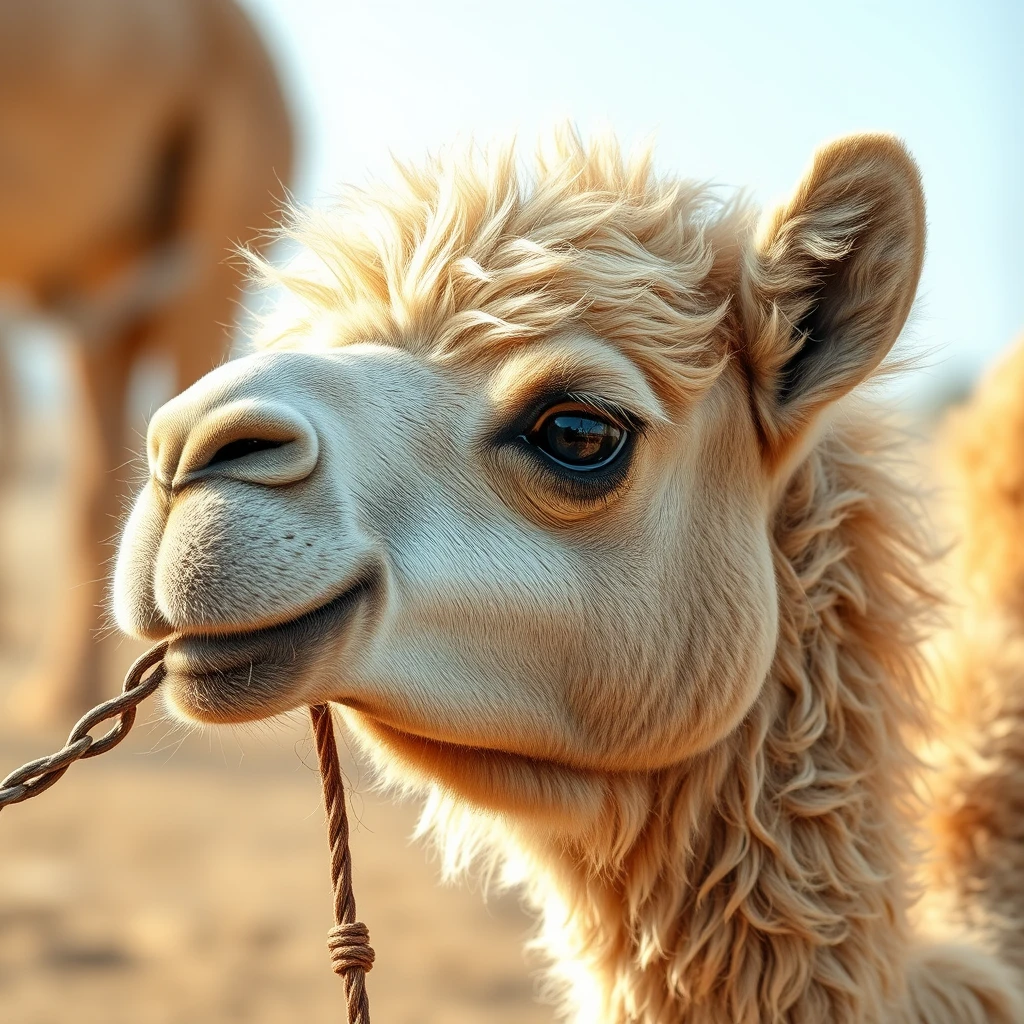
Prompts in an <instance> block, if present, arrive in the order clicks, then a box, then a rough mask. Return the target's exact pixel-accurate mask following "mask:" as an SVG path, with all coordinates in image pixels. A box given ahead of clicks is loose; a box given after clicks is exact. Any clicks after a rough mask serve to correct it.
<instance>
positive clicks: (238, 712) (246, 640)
mask: <svg viewBox="0 0 1024 1024" xmlns="http://www.w3.org/2000/svg"><path fill="white" fill-rule="evenodd" d="M295 235H296V237H297V238H298V239H299V240H300V241H301V242H302V243H304V253H303V255H300V256H299V257H297V258H296V260H295V261H294V262H293V263H292V264H290V265H289V266H288V267H285V268H284V269H282V270H274V269H272V268H270V267H266V266H263V267H262V271H261V272H262V274H263V276H264V277H265V279H266V280H269V281H273V282H276V283H277V284H279V285H281V286H283V288H284V290H285V293H286V295H287V296H288V297H287V298H286V299H285V300H284V301H283V302H282V304H281V306H280V307H279V309H278V310H277V311H276V312H275V313H273V314H271V315H270V316H269V317H268V318H267V320H266V322H265V324H264V326H263V328H262V331H261V335H260V338H259V339H258V346H257V348H258V351H256V352H255V353H254V354H253V355H250V356H248V357H246V358H245V359H242V360H239V361H236V362H235V363H232V364H230V365H228V366H225V367H222V368H220V369H218V370H216V371H214V372H212V373H211V374H209V375H208V376H207V377H205V378H204V379H203V380H202V381H200V382H199V383H198V384H196V385H195V386H194V387H192V388H191V389H189V390H188V391H186V392H185V393H184V394H182V395H180V396H179V397H178V398H176V399H174V400H173V401H171V402H170V403H168V404H167V405H166V406H165V407H164V408H163V409H162V410H160V411H159V412H158V413H157V415H156V416H155V417H154V419H153V421H152V423H151V425H150V431H149V438H148V455H149V462H150V473H151V476H150V480H149V482H148V483H147V484H146V486H145V488H144V489H143V491H142V493H141V494H140V496H139V498H138V500H137V502H136V505H135V508H134V510H133V512H132V515H131V518H130V520H129V522H128V524H127V526H126V530H125V534H124V537H123V539H122V543H121V550H120V554H119V559H118V564H117V569H116V572H115V578H114V589H115V608H116V613H117V616H118V622H119V624H120V625H121V627H122V628H123V629H125V630H126V631H128V632H130V633H132V634H133V635H136V636H139V637H143V638H147V639H154V638H159V637H170V638H171V644H170V647H169V650H168V655H167V659H166V667H167V670H168V674H167V677H166V683H165V686H166V692H167V695H168V700H169V702H170V704H171V707H172V708H173V709H174V710H175V711H176V712H177V713H178V714H180V715H182V716H183V717H185V718H187V719H189V720H192V721H200V722H209V723H218V722H221V723H227V722H239V721H247V720H252V719H256V718H261V717H264V716H267V715H272V714H276V713H279V712H282V711H286V710H288V709H290V708H293V707H296V706H299V705H301V704H305V703H315V702H319V701H323V700H333V701H337V702H338V703H339V704H340V705H341V706H342V708H343V714H344V717H345V720H346V722H347V724H348V726H349V727H350V729H351V730H352V732H353V734H354V735H355V736H356V737H357V738H358V740H359V742H360V744H361V745H362V747H363V748H364V749H365V751H366V752H367V754H368V756H369V757H370V758H371V759H372V760H373V762H374V764H375V765H376V766H377V767H378V768H379V770H380V773H381V776H382V778H383V779H384V781H385V782H388V783H391V784H393V785H395V786H398V787H400V788H403V789H405V790H411V791H414V792H418V793H426V795H427V806H426V810H425V814H424V818H423V823H422V831H423V833H425V834H430V835H432V836H433V837H434V838H435V839H436V840H437V842H438V843H439V844H440V846H441V848H442V850H443V851H444V854H445V859H446V865H447V867H448V869H449V870H451V871H458V870H460V869H462V868H464V867H466V866H468V865H469V864H471V863H472V862H474V861H483V862H484V863H485V864H486V865H488V866H489V868H490V870H491V871H492V872H496V873H498V874H500V875H501V876H502V877H503V878H504V879H505V880H506V881H508V882H509V883H515V884H521V885H523V886H524V887H525V889H526V892H527V894H528V897H529V898H530V900H531V901H532V902H533V903H534V905H535V906H536V907H537V909H538V912H539V914H540V916H541V921H542V925H541V933H540V937H539V939H538V944H539V945H540V947H541V948H542V949H543V950H545V952H546V953H547V954H548V957H549V959H550V961H551V963H552V972H551V977H552V980H553V982H554V984H555V985H556V987H557V988H558V989H559V991H560V992H561V997H562V1005H563V1009H564V1013H565V1016H566V1017H567V1018H568V1019H571V1020H573V1021H576V1022H578V1024H595V1022H602V1024H682V1022H685V1024H720V1022H722V1021H731V1022H736V1024H761V1022H764V1021H778V1022H783V1021H785V1022H787V1024H820V1022H821V1021H829V1022H830V1024H878V1022H885V1024H953V1022H957V1024H960V1022H964V1021H970V1022H975V1024H1011V1022H1019V1021H1020V1020H1021V1019H1024V1018H1022V1013H1024V1010H1022V1003H1021V990H1020V987H1019V986H1020V977H1019V975H1018V974H1016V973H1015V965H1014V964H1013V963H1012V962H1011V961H1010V959H1008V958H1001V956H1000V952H1001V949H1000V948H998V947H999V946H1000V943H999V942H993V941H991V940H992V936H991V935H989V936H987V937H982V936H979V935H977V934H975V933H973V932H972V929H971V927H969V926H968V924H967V923H964V924H963V927H959V926H958V923H957V919H956V918H955V917H954V916H952V915H951V916H950V917H949V918H948V920H946V921H945V922H944V927H943V928H942V929H941V934H939V933H933V932H929V931H928V930H927V929H926V928H925V927H924V926H923V925H917V926H915V925H912V924H911V912H912V908H913V904H914V899H913V892H914V890H915V879H916V872H915V867H914V866H915V864H916V855H915V853H914V850H913V839H914V827H915V822H916V820H917V817H918V807H917V804H916V802H915V797H914V786H913V784H914V778H915V776H916V773H917V771H918V768H917V764H916V761H915V758H914V756H913V754H912V752H911V745H912V744H913V743H914V742H915V740H914V737H915V735H916V734H917V732H918V731H919V730H920V729H921V728H922V726H923V725H924V723H925V721H926V719H927V718H928V717H929V716H928V715H927V714H926V711H927V707H928V691H927V687H926V685H925V682H924V675H925V671H924V667H923V659H922V655H921V652H920V643H919V642H920V639H921V636H922V633H923V631H924V629H925V628H926V625H927V623H928V621H929V617H930V616H931V614H932V610H933V607H934V599H933V597H932V595H931V592H930V590H929V587H928V586H927V585H926V583H925V579H924V575H923V564H924V562H925V560H926V551H927V543H926V541H925V539H924V538H922V536H921V535H920V532H919V528H918V523H919V516H918V514H917V508H916V504H915V498H914V495H913V494H912V493H910V492H909V491H908V490H907V489H906V488H904V487H902V486H901V485H900V484H899V476H898V474H896V473H895V472H894V471H893V469H892V465H891V462H892V449H893V447H894V445H896V444H897V442H898V436H899V435H898V434H897V433H896V432H894V431H893V430H891V429H889V428H888V427H887V426H886V425H885V422H884V417H881V416H880V414H879V411H878V410H877V409H876V408H873V407H871V406H870V405H865V404H862V403H861V401H860V399H859V398H858V396H857V395H856V394H852V395H851V394H850V393H851V392H852V391H854V389H856V388H857V387H858V386H859V385H860V384H861V383H862V382H864V381H865V380H867V379H869V378H870V377H871V376H872V375H873V374H874V373H875V371H876V369H877V368H878V366H879V365H880V364H881V363H882V361H883V360H884V358H885V357H886V355H887V353H888V352H889V350H890V348H891V346H892V345H893V343H894V342H895V340H896V338H897V336H898V334H899V332H900V330H901V329H902V326H903V323H904V321H905V319H906V316H907V314H908V312H909V310H910V307H911V303H912V301H913V296H914V292H915V289H916V286H917V280H918V275H919V272H920V267H921V261H922V258H923V252H924V205H923V198H922V195H921V190H920V182H919V178H918V174H917V170H916V167H915V165H914V163H913V161H912V160H911V159H910V157H909V156H908V155H907V153H906V152H905V150H904V149H903V148H902V146H901V145H900V144H899V143H898V142H896V141H895V140H893V139H891V138H888V137H885V136H861V137H852V138H850V139H845V140H840V141H839V142H836V143H833V144H832V145H830V146H827V147H825V148H824V149H822V150H821V151H820V152H819V153H818V154H817V155H816V157H815V159H814V161H813V163H812V165H811V167H810V169H809V170H808V172H807V175H806V176H805V177H804V179H803V180H802V181H801V182H800V184H799V186H798V188H797V189H796V191H795V193H794V195H793V197H792V198H791V199H790V200H789V202H787V203H786V204H784V205H783V206H781V207H779V208H778V209H776V210H774V211H771V212H769V213H768V214H767V215H765V216H764V217H762V218H761V220H760V222H759V223H757V224H756V226H755V218H754V216H753V213H752V211H750V210H749V209H747V208H746V207H745V206H743V205H742V204H740V203H736V202H723V201H722V200H721V199H720V198H719V197H717V196H716V195H715V194H714V193H711V192H709V191H708V190H707V189H705V188H703V187H702V186H699V185H696V184H693V183H689V182H685V181H677V180H674V179H671V178H663V177H659V176H658V175H656V174H655V173H654V171H653V169H652V166H651V162H650V158H649V156H648V157H643V156H641V157H637V158H633V159H631V160H626V159H624V158H623V157H622V156H621V155H620V153H619V152H618V150H617V148H616V147H615V146H614V145H613V144H611V143H608V142H604V143H598V144H595V145H593V146H592V147H591V148H589V149H588V148H587V147H585V146H584V145H583V144H582V143H581V142H580V141H579V140H578V139H577V138H576V137H575V136H573V135H572V134H571V133H570V134H567V135H565V136H563V137H561V138H560V141H559V142H558V144H557V145H556V147H555V151H554V153H553V154H548V155H546V156H544V157H542V158H541V159H540V160H539V162H538V166H537V170H536V174H535V177H534V178H533V179H532V180H530V181H526V180H524V179H523V177H522V175H521V172H520V171H518V170H517V163H516V160H515V157H514V154H513V153H511V152H510V151H508V150H503V151H496V152H492V153H489V154H485V155H480V154H477V155H475V156H474V155H467V156H464V157H461V158H457V157H448V158H445V159H439V160H437V161H435V162H433V163H431V164H429V165H428V166H427V167H426V168H424V169H421V170H411V169H409V168H403V169H402V170H401V171H400V174H399V180H398V182H397V184H395V185H394V186H393V187H384V186H381V187H380V188H379V189H376V190H369V191H363V192H356V193H353V194H352V195H350V196H349V197H347V198H346V199H345V200H344V201H343V202H342V203H341V205H340V206H339V208H338V209H335V210H329V211H326V212H323V213H311V214H309V215H308V216H306V217H305V218H304V219H301V220H300V221H299V223H298V225H297V227H296V228H295ZM254 262H256V263H257V264H258V263H259V261H258V260H254ZM1005 799H1006V805H1007V806H1009V805H1010V804H1012V800H1013V794H1012V793H1010V794H1007V796H1006V798H1005ZM929 895H930V896H931V895H935V896H936V897H939V896H940V895H941V893H940V892H939V886H938V884H937V885H936V893H935V894H929ZM961 921H962V922H965V918H963V916H961ZM994 927H995V929H996V930H997V931H998V930H999V929H1000V928H1002V929H1003V930H1004V931H1005V932H1006V934H1005V935H1004V936H1003V939H1004V940H1005V941H1004V942H1003V943H1002V945H1003V946H1009V945H1011V944H1012V943H1013V942H1016V941H1019V936H1018V937H1016V938H1015V937H1014V935H1013V934H1011V933H1012V930H1013V929H1014V928H1016V927H1017V926H1016V925H1015V924H1013V923H1010V924H1006V923H1003V924H1000V923H998V922H996V923H995V924H994Z"/></svg>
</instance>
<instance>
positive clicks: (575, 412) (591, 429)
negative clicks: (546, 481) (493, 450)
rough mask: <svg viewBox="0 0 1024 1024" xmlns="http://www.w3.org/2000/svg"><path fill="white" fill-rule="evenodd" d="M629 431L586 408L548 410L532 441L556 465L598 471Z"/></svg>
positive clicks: (617, 449)
mask: <svg viewBox="0 0 1024 1024" xmlns="http://www.w3.org/2000/svg"><path fill="white" fill-rule="evenodd" d="M625 437H626V431H625V430H623V428H622V427H620V426H619V425H618V424H616V423H613V422H612V421H611V420H610V419H608V418H607V417H606V416H604V415H603V414H602V413H599V412H596V411H595V410H593V409H585V408H566V407H562V408H555V409H549V410H548V411H547V412H546V413H544V415H543V416H541V418H540V419H539V420H538V421H537V425H536V426H535V427H534V428H533V430H532V431H531V432H530V434H529V440H530V441H531V443H532V444H534V445H536V447H538V448H539V449H540V450H541V451H543V452H544V454H545V455H547V456H548V457H549V458H551V459H553V460H554V461H555V462H557V463H559V464H561V465H563V466H567V467H568V468H569V469H577V470H587V469H598V468H600V467H601V466H605V465H607V464H608V463H609V462H611V461H612V459H614V457H615V456H616V455H617V454H618V453H619V450H620V449H621V448H622V444H623V441H624V440H625Z"/></svg>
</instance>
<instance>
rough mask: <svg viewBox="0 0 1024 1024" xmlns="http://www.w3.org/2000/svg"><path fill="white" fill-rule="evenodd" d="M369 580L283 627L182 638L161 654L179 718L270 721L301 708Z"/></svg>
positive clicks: (370, 590)
mask: <svg viewBox="0 0 1024 1024" xmlns="http://www.w3.org/2000/svg"><path fill="white" fill-rule="evenodd" d="M376 589H377V580H376V577H375V576H374V575H366V576H363V577H361V578H360V579H359V580H358V581H357V582H356V583H354V584H353V585H352V586H350V587H349V588H348V589H346V590H344V591H343V592H342V593H340V594H338V595H337V596H336V597H333V598H331V599H330V600H328V601H326V602H324V603H323V604H321V605H318V606H317V607H316V608H313V609H312V610H310V611H307V612H304V613H303V614H301V615H298V616H296V617H295V618H293V619H289V620H288V621H286V622H282V623H277V624H275V625H272V626H265V627H261V628H259V629H253V630H240V631H238V632H232V633H187V634H184V635H179V636H177V637H175V638H174V639H173V640H172V641H171V643H170V646H169V647H168V648H167V654H166V656H165V659H164V665H165V667H166V669H167V678H166V682H165V686H166V691H167V694H168V699H169V701H170V704H171V706H172V708H173V709H174V710H175V711H177V712H179V713H180V714H181V715H182V716H183V717H185V718H186V719H190V720H193V721H198V722H203V723H216V724H229V723H238V722H247V721H254V720H256V719H260V718H269V717H271V716H273V715H276V714H280V713H282V712H284V711H290V710H291V709H292V708H294V707H296V706H297V705H298V704H301V703H302V699H301V689H302V685H301V684H302V682H303V680H304V678H305V677H306V676H307V675H308V674H309V670H310V668H311V667H312V665H313V663H314V661H315V660H316V659H317V657H318V656H319V655H320V654H321V652H323V651H324V650H325V648H327V647H329V646H331V645H333V644H336V643H337V642H338V641H339V640H343V639H344V638H345V637H346V634H348V633H350V632H351V628H352V626H353V624H354V622H355V620H356V618H357V616H358V613H359V610H360V609H361V608H362V607H363V606H364V605H365V604H366V602H367V600H368V599H370V598H371V596H372V595H373V594H374V593H375V591H376Z"/></svg>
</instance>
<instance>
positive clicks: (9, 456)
mask: <svg viewBox="0 0 1024 1024" xmlns="http://www.w3.org/2000/svg"><path fill="white" fill-rule="evenodd" d="M17 436H18V389H17V382H16V381H15V377H14V365H13V363H12V360H11V352H10V349H9V348H8V344H7V338H6V337H5V336H4V333H3V330H2V329H0V495H3V494H5V493H6V491H7V490H8V488H9V487H10V485H11V482H12V480H13V477H14V466H15V463H16V461H17Z"/></svg>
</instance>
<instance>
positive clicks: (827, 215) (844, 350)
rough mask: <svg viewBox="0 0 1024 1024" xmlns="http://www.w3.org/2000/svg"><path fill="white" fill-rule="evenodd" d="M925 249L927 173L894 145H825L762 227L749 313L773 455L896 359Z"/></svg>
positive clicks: (749, 337) (761, 416) (757, 398)
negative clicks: (924, 178) (881, 365)
mask: <svg viewBox="0 0 1024 1024" xmlns="http://www.w3.org/2000/svg"><path fill="white" fill-rule="evenodd" d="M924 239H925V214H924V196H923V194H922V192H921V178H920V174H919V173H918V170H917V166H916V164H915V163H914V161H913V159H912V158H911V157H910V155H909V154H908V153H907V151H906V149H905V148H904V147H903V145H902V144H901V143H900V142H899V141H898V140H897V139H895V138H893V137H892V136H888V135H852V136H849V137H847V138H843V139H839V140H838V141H836V142H833V143H831V144H829V145H827V146H825V147H823V148H822V149H820V150H819V151H818V152H817V153H816V154H815V156H814V160H813V161H812V163H811V167H810V169H809V170H808V172H807V174H806V175H805V176H804V179H803V181H802V182H801V183H800V185H799V186H798V188H797V190H796V193H795V194H794V195H793V197H792V199H790V201H789V202H788V203H786V204H785V205H783V206H781V207H779V208H778V209H776V210H775V211H774V212H772V213H770V214H768V215H766V216H765V217H764V218H763V219H762V222H761V224H760V226H759V228H758V232H757V236H756V239H755V242H754V245H753V248H752V250H751V251H750V252H749V253H748V256H747V259H746V263H745V267H744V274H743V281H742V285H741V291H740V303H741V310H742V314H741V315H742V317H743V329H744V333H745V339H744V342H743V344H744V352H745V355H746V359H747V363H748V366H749V371H750V375H751V378H752V394H753V398H754V406H755V415H756V416H757V418H758V421H759V424H760V427H761V430H762V435H763V437H764V439H765V443H766V445H767V446H768V447H769V449H770V450H771V451H772V452H773V453H775V454H779V453H781V451H782V450H784V449H788V448H790V447H791V446H792V444H793V443H794V442H795V441H797V440H798V438H799V437H800V436H801V435H803V434H805V433H806V432H807V430H808V428H809V426H810V425H811V424H812V423H813V422H814V421H815V419H816V418H817V415H818V413H820V412H821V411H822V410H823V409H824V408H825V407H826V406H827V405H829V404H830V403H832V402H834V401H835V400H836V399H838V398H841V397H842V396H843V395H845V394H846V393H847V392H848V391H850V390H851V389H852V388H853V387H855V386H856V385H857V384H859V383H860V382H861V381H863V380H864V379H865V378H867V377H868V376H870V375H871V373H872V372H873V371H874V370H875V369H876V368H877V367H878V365H879V363H881V362H882V360H883V359H884V358H885V356H886V355H887V354H888V352H889V349H890V348H892V346H893V343H894V342H895V341H896V338H897V336H898V335H899V333H900V331H901V330H902V328H903V324H904V322H905V321H906V319H907V314H908V313H909V312H910V306H911V303H912V302H913V300H914V293H915V291H916V290H917V281H918V277H919V276H920V273H921V263H922V261H923V259H924Z"/></svg>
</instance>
